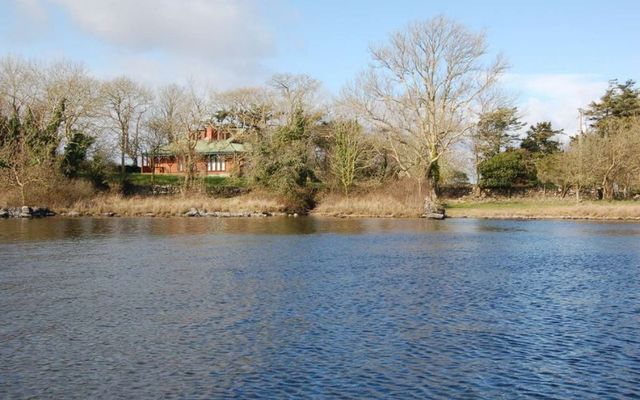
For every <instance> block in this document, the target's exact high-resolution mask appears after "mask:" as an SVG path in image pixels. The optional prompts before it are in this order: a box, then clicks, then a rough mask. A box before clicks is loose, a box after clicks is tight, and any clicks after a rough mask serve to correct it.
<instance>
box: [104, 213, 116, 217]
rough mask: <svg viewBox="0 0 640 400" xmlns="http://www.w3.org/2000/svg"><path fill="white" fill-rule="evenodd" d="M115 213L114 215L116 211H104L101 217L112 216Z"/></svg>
mask: <svg viewBox="0 0 640 400" xmlns="http://www.w3.org/2000/svg"><path fill="white" fill-rule="evenodd" d="M115 215H116V213H113V212H105V213H102V216H103V217H113V216H115Z"/></svg>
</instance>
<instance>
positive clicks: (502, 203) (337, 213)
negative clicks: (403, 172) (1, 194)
mask: <svg viewBox="0 0 640 400" xmlns="http://www.w3.org/2000/svg"><path fill="white" fill-rule="evenodd" d="M445 206H446V215H447V217H448V218H474V219H512V220H545V219H557V220H596V221H640V201H633V200H628V201H610V202H607V201H583V202H580V203H577V202H576V201H575V200H569V199H544V198H540V199H537V198H518V199H501V200H495V199H482V200H480V199H464V200H448V201H445ZM52 209H53V211H55V212H56V215H57V216H58V217H81V216H90V217H218V218H229V217H232V218H233V217H235V218H238V217H272V216H283V217H287V216H296V217H297V216H299V215H302V213H297V212H295V211H291V210H287V207H286V205H285V204H284V203H283V202H282V201H281V200H280V199H278V198H277V197H275V196H272V195H269V194H268V193H249V194H243V195H240V196H235V197H229V198H215V197H209V196H189V197H181V196H156V197H143V196H134V197H122V196H116V195H105V196H99V197H95V198H93V199H88V200H83V201H79V202H77V203H75V204H73V205H70V206H66V207H62V206H61V207H55V206H54V207H52ZM309 215H311V216H317V217H332V218H420V217H421V210H420V206H419V203H417V202H409V201H406V202H403V201H400V200H398V199H394V198H391V197H383V196H379V195H367V196H354V197H350V198H346V197H343V196H327V197H325V198H323V199H320V201H319V203H318V204H317V206H316V208H315V209H313V210H311V211H310V212H309Z"/></svg>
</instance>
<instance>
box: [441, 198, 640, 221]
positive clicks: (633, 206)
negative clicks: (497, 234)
mask: <svg viewBox="0 0 640 400" xmlns="http://www.w3.org/2000/svg"><path fill="white" fill-rule="evenodd" d="M446 208H447V215H448V216H450V217H469V218H567V219H572V218H576V219H580V218H585V219H639V220H640V202H638V201H611V202H607V201H584V202H581V203H576V202H573V201H569V200H540V199H527V200H508V201H486V202H479V201H478V202H475V201H451V202H448V203H447V204H446Z"/></svg>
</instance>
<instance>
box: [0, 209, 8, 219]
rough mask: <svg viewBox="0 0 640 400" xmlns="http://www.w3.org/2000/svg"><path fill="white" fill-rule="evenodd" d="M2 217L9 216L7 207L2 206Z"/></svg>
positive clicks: (0, 212)
mask: <svg viewBox="0 0 640 400" xmlns="http://www.w3.org/2000/svg"><path fill="white" fill-rule="evenodd" d="M0 218H9V210H7V209H6V208H1V209H0Z"/></svg>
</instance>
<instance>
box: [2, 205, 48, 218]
mask: <svg viewBox="0 0 640 400" xmlns="http://www.w3.org/2000/svg"><path fill="white" fill-rule="evenodd" d="M54 215H56V213H55V212H53V211H52V210H50V209H49V208H47V207H29V206H22V207H9V208H0V218H42V217H52V216H54Z"/></svg>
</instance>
